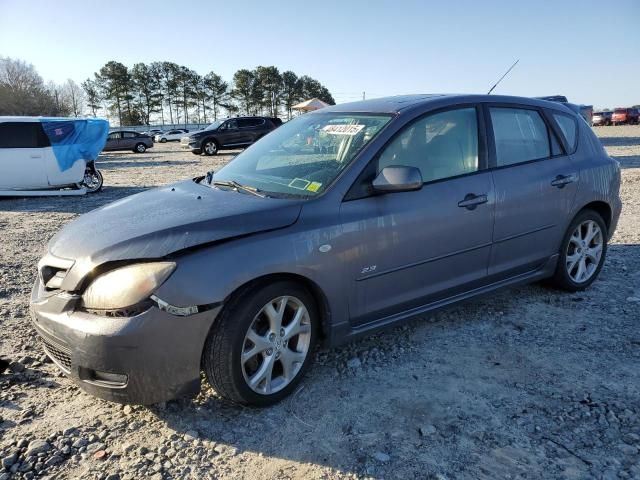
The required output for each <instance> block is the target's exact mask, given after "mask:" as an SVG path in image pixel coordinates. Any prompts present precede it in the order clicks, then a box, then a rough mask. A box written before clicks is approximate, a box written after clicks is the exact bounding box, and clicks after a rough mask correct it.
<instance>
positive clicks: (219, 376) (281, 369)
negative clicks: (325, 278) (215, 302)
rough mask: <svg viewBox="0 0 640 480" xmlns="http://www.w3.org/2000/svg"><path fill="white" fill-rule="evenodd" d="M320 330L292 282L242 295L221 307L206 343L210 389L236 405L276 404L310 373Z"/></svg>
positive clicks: (308, 299)
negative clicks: (305, 374)
mask: <svg viewBox="0 0 640 480" xmlns="http://www.w3.org/2000/svg"><path fill="white" fill-rule="evenodd" d="M318 325H319V316H318V310H317V307H316V304H315V301H314V298H313V296H312V295H311V294H310V293H309V292H308V291H307V290H306V289H305V288H303V287H302V286H300V285H298V284H296V283H294V282H289V281H278V282H274V283H269V284H263V285H262V286H258V287H257V288H256V287H254V288H251V289H245V290H244V291H242V292H240V293H239V294H237V295H234V296H233V297H232V299H231V300H230V301H229V303H228V304H227V305H226V306H225V308H224V310H223V311H222V313H221V314H220V318H218V319H216V322H215V324H214V326H213V327H212V329H211V332H210V333H209V336H208V338H207V341H206V343H205V347H204V351H203V367H204V370H205V372H206V375H207V379H208V380H209V383H210V384H211V386H212V387H213V389H214V390H215V391H216V392H217V393H218V394H219V395H220V396H222V397H224V398H226V399H227V400H230V401H232V402H235V403H240V404H244V405H255V406H267V405H272V404H274V403H277V402H279V401H280V400H282V399H283V398H285V397H286V396H287V395H289V394H290V393H291V392H292V391H293V390H294V389H295V388H296V386H297V385H298V383H299V382H300V380H301V379H302V377H303V375H304V372H305V371H306V370H307V368H309V365H310V364H311V362H312V359H313V355H314V350H315V346H316V342H317V336H318Z"/></svg>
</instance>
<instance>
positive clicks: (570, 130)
mask: <svg viewBox="0 0 640 480" xmlns="http://www.w3.org/2000/svg"><path fill="white" fill-rule="evenodd" d="M553 118H554V119H555V121H556V123H557V124H558V126H559V127H560V130H561V131H562V135H563V136H564V138H565V139H566V141H567V146H568V147H569V153H573V152H575V151H576V148H577V147H578V123H577V122H576V120H575V119H574V118H571V117H570V116H569V115H564V114H562V113H556V112H554V113H553Z"/></svg>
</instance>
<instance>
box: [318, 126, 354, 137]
mask: <svg viewBox="0 0 640 480" xmlns="http://www.w3.org/2000/svg"><path fill="white" fill-rule="evenodd" d="M363 128H364V125H327V126H326V127H324V128H323V129H322V131H323V132H325V133H328V134H329V135H357V134H358V133H360V132H361V131H362V129H363Z"/></svg>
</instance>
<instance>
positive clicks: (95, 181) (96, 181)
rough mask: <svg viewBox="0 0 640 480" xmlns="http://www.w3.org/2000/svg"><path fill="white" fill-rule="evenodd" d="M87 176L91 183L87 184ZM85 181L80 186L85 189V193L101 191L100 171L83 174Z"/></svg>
mask: <svg viewBox="0 0 640 480" xmlns="http://www.w3.org/2000/svg"><path fill="white" fill-rule="evenodd" d="M87 176H90V177H91V178H90V180H91V183H87V180H88V178H87ZM84 178H85V181H84V182H83V184H82V186H83V187H84V188H86V189H87V193H98V192H99V191H100V190H102V184H103V183H104V177H103V176H102V172H101V171H100V170H95V171H93V172H85V174H84Z"/></svg>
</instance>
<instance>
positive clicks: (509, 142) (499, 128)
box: [489, 107, 551, 167]
mask: <svg viewBox="0 0 640 480" xmlns="http://www.w3.org/2000/svg"><path fill="white" fill-rule="evenodd" d="M489 111H490V113H491V123H492V124H493V135H494V139H495V145H496V160H497V164H498V166H499V167H500V166H504V165H513V164H515V163H522V162H528V161H530V160H537V159H541V158H548V157H550V156H551V155H550V144H549V134H548V133H547V126H546V124H545V123H544V120H543V119H542V117H541V116H540V114H539V113H538V112H537V111H535V110H525V109H518V108H495V107H494V108H490V109H489Z"/></svg>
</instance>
